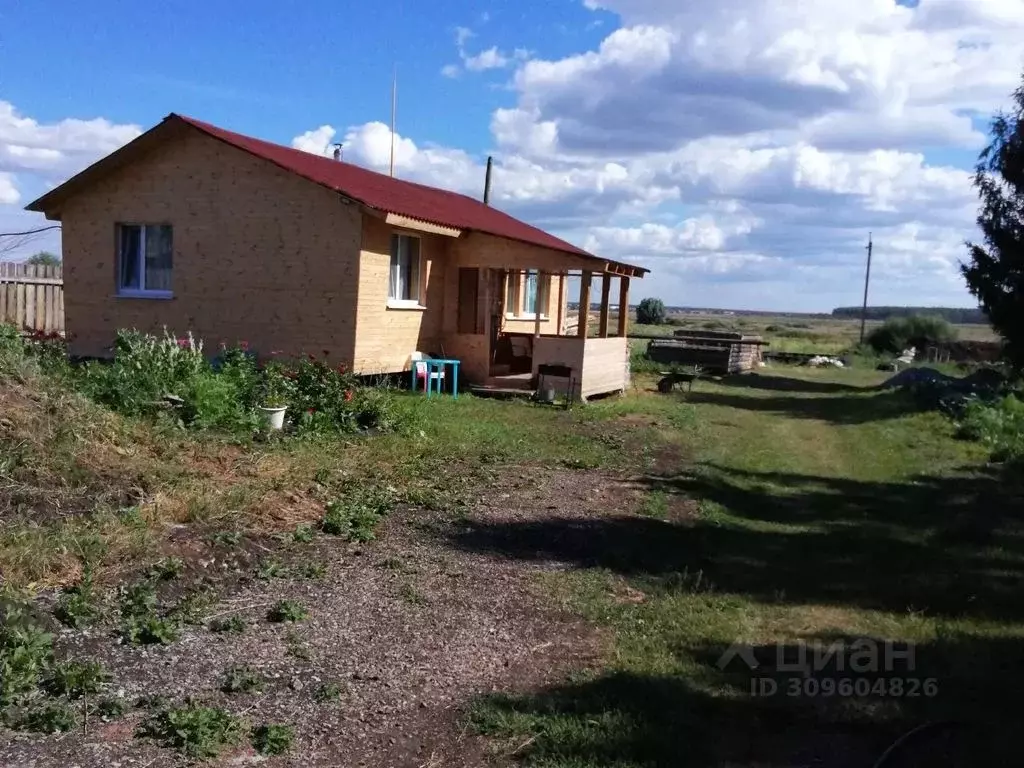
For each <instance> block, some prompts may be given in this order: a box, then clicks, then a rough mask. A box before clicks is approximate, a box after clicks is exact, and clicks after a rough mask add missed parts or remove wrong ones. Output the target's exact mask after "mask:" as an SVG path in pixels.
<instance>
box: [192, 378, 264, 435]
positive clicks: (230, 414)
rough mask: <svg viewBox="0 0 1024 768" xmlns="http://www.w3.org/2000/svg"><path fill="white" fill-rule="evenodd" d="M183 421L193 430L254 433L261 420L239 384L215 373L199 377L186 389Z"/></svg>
mask: <svg viewBox="0 0 1024 768" xmlns="http://www.w3.org/2000/svg"><path fill="white" fill-rule="evenodd" d="M184 399H185V406H184V408H183V409H182V421H183V422H184V423H185V425H186V426H189V427H192V428H194V429H204V430H223V431H227V432H253V431H255V430H256V429H257V428H258V427H259V419H258V417H257V415H256V413H255V411H254V410H253V409H252V407H251V406H249V405H247V404H246V399H247V398H246V397H245V395H244V393H242V392H240V391H239V389H238V385H237V383H236V382H235V381H234V380H233V379H231V378H229V377H227V376H224V375H221V374H216V373H214V372H213V371H204V372H202V373H200V374H198V375H196V376H195V377H194V378H193V379H192V380H191V381H190V382H188V383H187V385H186V387H185V395H184Z"/></svg>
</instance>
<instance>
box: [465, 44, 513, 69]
mask: <svg viewBox="0 0 1024 768" xmlns="http://www.w3.org/2000/svg"><path fill="white" fill-rule="evenodd" d="M509 61H510V59H509V58H508V57H507V56H505V54H503V53H502V52H501V51H499V50H498V48H497V46H491V47H490V48H488V49H487V50H485V51H481V52H480V53H478V54H476V55H475V56H465V57H463V59H462V63H463V65H465V67H466V69H468V70H469V71H470V72H483V71H484V70H487V69H502V68H503V67H507V66H508V64H509Z"/></svg>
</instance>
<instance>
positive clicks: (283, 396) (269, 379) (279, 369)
mask: <svg viewBox="0 0 1024 768" xmlns="http://www.w3.org/2000/svg"><path fill="white" fill-rule="evenodd" d="M288 373H289V372H288V371H286V370H285V368H284V366H283V365H281V364H280V363H277V362H271V363H267V365H266V366H264V368H263V385H262V387H261V388H260V394H261V395H262V401H263V406H264V407H265V408H283V407H285V406H287V405H288V403H289V401H290V400H291V399H292V397H293V396H294V394H295V386H294V384H293V383H292V379H291V378H290V377H289V375H288Z"/></svg>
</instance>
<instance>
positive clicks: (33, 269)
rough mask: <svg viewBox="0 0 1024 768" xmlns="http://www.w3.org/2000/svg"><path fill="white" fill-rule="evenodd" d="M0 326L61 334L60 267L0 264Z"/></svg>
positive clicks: (62, 316)
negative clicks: (4, 324)
mask: <svg viewBox="0 0 1024 768" xmlns="http://www.w3.org/2000/svg"><path fill="white" fill-rule="evenodd" d="M0 323H10V324H11V325H14V326H16V327H17V328H18V329H20V330H31V331H45V332H46V333H62V332H63V331H64V280H63V278H62V269H61V267H43V266H36V265H34V264H15V263H10V262H0Z"/></svg>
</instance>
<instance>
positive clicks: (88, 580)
mask: <svg viewBox="0 0 1024 768" xmlns="http://www.w3.org/2000/svg"><path fill="white" fill-rule="evenodd" d="M98 602H99V597H98V595H97V594H96V592H95V589H94V587H93V576H92V569H91V568H86V570H85V573H84V574H83V575H82V580H81V581H80V582H79V583H78V584H76V585H75V586H73V587H69V588H67V589H65V590H64V592H63V593H62V594H61V596H60V597H59V598H57V605H56V607H55V609H54V612H53V613H54V616H56V617H57V620H58V621H60V622H61V623H62V624H65V625H67V626H69V627H72V628H73V629H81V628H82V627H87V626H89V625H90V624H92V623H94V622H95V621H96V620H97V619H98V618H99V617H100V608H99V605H98Z"/></svg>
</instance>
